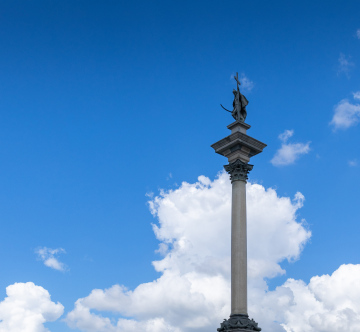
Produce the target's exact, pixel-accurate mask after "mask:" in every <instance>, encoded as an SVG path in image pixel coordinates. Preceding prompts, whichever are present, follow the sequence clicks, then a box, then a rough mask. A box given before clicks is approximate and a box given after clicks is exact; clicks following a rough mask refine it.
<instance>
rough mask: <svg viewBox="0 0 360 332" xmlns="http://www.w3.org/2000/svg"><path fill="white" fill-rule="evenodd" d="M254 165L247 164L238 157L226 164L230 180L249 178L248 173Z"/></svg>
mask: <svg viewBox="0 0 360 332" xmlns="http://www.w3.org/2000/svg"><path fill="white" fill-rule="evenodd" d="M253 167H254V165H250V164H246V163H244V162H242V161H241V160H240V159H237V160H236V161H234V162H233V163H230V164H229V165H225V166H224V168H225V171H226V172H228V173H229V174H230V180H231V182H233V181H245V182H246V180H247V179H248V173H249V172H250V171H251V170H252V169H253Z"/></svg>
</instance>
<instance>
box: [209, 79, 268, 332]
mask: <svg viewBox="0 0 360 332" xmlns="http://www.w3.org/2000/svg"><path fill="white" fill-rule="evenodd" d="M234 78H235V81H236V85H237V89H236V90H235V89H234V90H233V94H234V101H233V110H232V111H229V110H227V109H226V108H225V107H224V106H222V105H221V104H220V105H221V107H222V108H224V109H225V110H226V111H228V112H230V113H231V114H232V116H233V117H234V119H235V122H233V123H231V124H230V125H228V126H227V128H228V129H230V130H231V134H230V135H229V136H227V137H225V138H223V139H222V140H220V141H218V142H216V143H214V144H213V145H211V147H212V148H213V149H214V150H215V152H216V153H218V154H221V155H222V156H224V157H226V158H228V162H229V164H228V165H225V166H224V168H225V170H226V172H228V173H229V174H230V180H231V184H232V204H231V313H230V317H229V318H228V319H225V320H224V322H222V323H221V325H220V328H218V329H217V330H218V331H219V332H245V331H261V328H259V327H258V324H257V323H256V322H255V321H254V320H253V319H250V318H249V315H248V310H247V236H246V180H247V179H248V173H249V172H250V171H251V170H252V169H253V165H250V164H249V161H250V158H251V157H253V156H255V155H257V154H259V153H260V152H262V150H263V149H264V148H265V147H266V144H264V143H262V142H260V141H258V140H256V139H254V138H252V137H250V136H248V135H247V134H246V131H247V130H248V129H250V125H248V124H246V123H245V119H246V116H247V112H246V106H247V105H248V103H249V102H248V100H247V99H246V98H245V96H244V95H242V94H241V93H240V89H239V86H240V81H239V77H238V74H237V73H236V76H235V77H234Z"/></svg>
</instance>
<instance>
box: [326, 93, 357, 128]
mask: <svg viewBox="0 0 360 332" xmlns="http://www.w3.org/2000/svg"><path fill="white" fill-rule="evenodd" d="M353 97H354V99H355V100H360V91H358V92H355V93H353ZM359 120H360V104H359V103H356V102H355V103H351V102H350V101H349V100H348V99H343V100H341V101H340V102H339V103H338V104H337V105H336V106H335V108H334V116H333V118H332V120H331V122H330V125H332V126H333V128H334V130H337V129H348V128H349V127H352V126H355V125H356V124H357V123H358V122H359Z"/></svg>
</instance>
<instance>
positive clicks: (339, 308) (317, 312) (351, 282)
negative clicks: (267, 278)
mask: <svg viewBox="0 0 360 332" xmlns="http://www.w3.org/2000/svg"><path fill="white" fill-rule="evenodd" d="M259 301H261V299H259ZM359 303H360V265H352V264H348V265H341V266H340V267H339V268H338V269H337V270H336V271H335V272H334V273H333V274H332V275H322V276H316V277H313V278H311V280H310V282H309V284H308V285H306V284H305V283H304V282H303V281H301V280H294V279H288V280H287V281H286V282H285V283H284V285H282V286H280V287H277V288H276V289H275V291H272V292H268V293H267V294H266V296H265V297H264V298H263V301H262V308H268V309H269V310H270V311H272V315H273V316H274V317H276V319H277V320H278V321H280V322H282V326H283V327H284V329H285V331H286V332H342V331H349V332H358V331H360V307H359ZM260 313H261V309H260V310H259V312H258V314H260ZM266 313H267V314H269V312H268V311H266Z"/></svg>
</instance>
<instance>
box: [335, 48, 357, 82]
mask: <svg viewBox="0 0 360 332" xmlns="http://www.w3.org/2000/svg"><path fill="white" fill-rule="evenodd" d="M338 61H339V67H338V75H339V74H345V75H346V76H347V77H349V73H350V70H351V68H352V67H354V66H355V64H354V63H353V62H351V61H350V57H348V58H346V56H345V54H343V53H340V57H339V60H338Z"/></svg>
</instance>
